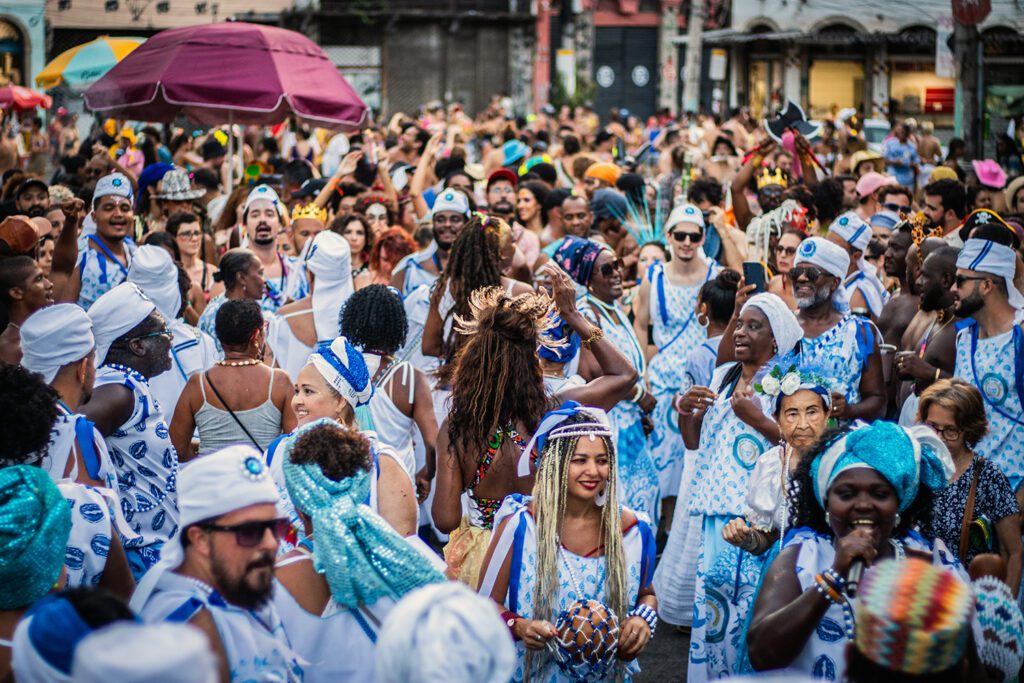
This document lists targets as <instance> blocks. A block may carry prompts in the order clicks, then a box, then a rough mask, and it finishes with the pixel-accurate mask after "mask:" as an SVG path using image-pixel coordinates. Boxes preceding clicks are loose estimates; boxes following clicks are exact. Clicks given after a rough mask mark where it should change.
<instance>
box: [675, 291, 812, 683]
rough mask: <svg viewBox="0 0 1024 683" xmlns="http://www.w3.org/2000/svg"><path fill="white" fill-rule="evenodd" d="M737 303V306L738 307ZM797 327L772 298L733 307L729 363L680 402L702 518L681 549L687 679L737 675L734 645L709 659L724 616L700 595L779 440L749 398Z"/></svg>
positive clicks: (696, 511) (764, 409) (693, 503)
mask: <svg viewBox="0 0 1024 683" xmlns="http://www.w3.org/2000/svg"><path fill="white" fill-rule="evenodd" d="M737 305H739V304H737ZM800 336H801V332H800V324H799V323H798V322H797V320H796V317H795V316H794V315H793V313H792V312H791V311H790V310H789V307H788V306H786V304H785V303H784V302H783V301H782V299H780V298H779V297H777V296H776V295H774V294H767V293H765V294H758V295H755V296H753V297H751V298H750V299H749V300H747V302H746V303H745V304H743V305H742V308H740V313H739V316H738V319H737V322H736V327H735V332H734V333H733V338H732V343H733V346H734V349H733V351H734V354H735V357H736V358H737V361H736V362H732V363H726V364H724V365H721V366H719V367H718V369H716V370H715V373H714V375H713V376H712V379H711V386H710V387H700V386H694V387H691V388H690V389H689V390H688V391H687V392H686V393H685V394H684V395H683V397H682V398H681V399H680V400H679V402H678V407H679V410H680V412H681V414H682V415H681V417H680V431H681V432H682V434H683V439H684V442H685V443H686V447H687V448H689V449H695V450H696V451H697V453H696V458H695V463H694V466H693V467H694V469H693V472H694V475H693V488H692V492H691V495H690V499H689V500H688V501H687V506H688V509H689V512H690V514H691V515H693V516H697V517H701V518H703V521H702V525H701V527H702V529H701V533H700V534H699V535H696V534H695V535H694V537H693V539H692V540H691V538H690V536H689V534H688V535H687V543H688V544H696V546H697V547H699V559H698V561H697V576H696V581H695V588H694V613H693V614H694V616H693V635H692V638H691V641H690V642H691V646H690V665H689V667H688V669H687V671H688V676H689V680H691V681H702V680H705V679H707V678H718V677H721V676H722V675H723V674H726V673H735V672H736V663H737V661H738V660H737V653H736V650H735V647H730V648H729V649H727V650H726V651H724V652H722V653H721V655H720V656H719V657H711V658H710V659H709V656H708V654H707V653H706V651H705V645H706V643H707V642H708V641H709V640H714V639H716V636H722V635H723V634H724V630H725V623H724V622H722V621H721V620H720V618H721V617H724V616H727V615H724V614H719V613H718V608H719V606H720V602H721V601H720V600H716V598H717V594H715V593H712V592H706V591H705V582H706V579H707V577H708V573H709V572H710V571H711V570H712V568H713V567H714V566H715V564H716V563H717V561H718V558H719V556H720V555H722V554H723V553H725V552H726V551H727V550H728V548H729V546H727V545H726V544H725V542H724V541H723V539H722V530H723V528H724V527H725V525H726V524H727V523H728V522H729V521H730V520H732V519H733V518H734V517H737V516H739V515H742V514H743V499H744V496H745V494H746V492H747V486H748V483H749V481H750V474H751V472H752V471H753V469H754V466H755V464H756V463H757V459H758V458H759V457H760V456H761V454H762V453H764V452H765V451H766V450H768V448H770V446H771V445H772V444H775V443H778V442H779V440H780V438H781V435H780V432H779V427H778V425H777V424H776V423H775V421H774V420H773V419H772V417H771V413H770V406H768V405H767V404H766V402H759V401H758V400H757V398H756V397H755V396H754V391H755V388H756V385H757V384H759V383H760V382H761V381H762V378H763V377H764V376H765V375H766V373H767V372H768V369H769V365H768V363H769V361H771V360H772V359H773V358H783V357H787V356H788V355H789V354H790V353H791V352H792V351H793V349H794V347H795V346H796V344H797V342H798V341H799V340H800Z"/></svg>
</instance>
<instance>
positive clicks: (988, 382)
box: [952, 224, 1024, 500]
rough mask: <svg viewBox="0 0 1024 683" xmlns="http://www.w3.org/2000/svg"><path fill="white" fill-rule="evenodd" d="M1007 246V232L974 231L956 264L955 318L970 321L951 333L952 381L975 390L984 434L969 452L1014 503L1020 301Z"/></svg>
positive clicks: (1020, 463) (1023, 424)
mask: <svg viewBox="0 0 1024 683" xmlns="http://www.w3.org/2000/svg"><path fill="white" fill-rule="evenodd" d="M1003 225H1005V224H1003ZM995 227H996V226H993V228H995ZM978 232H981V233H982V234H981V235H978ZM982 237H983V238H982ZM993 238H994V239H993ZM995 240H998V241H995ZM1011 244H1012V233H1010V232H1009V231H1007V230H1004V229H1002V228H997V229H994V230H990V229H987V228H978V229H977V230H976V231H975V236H974V237H971V238H970V239H968V240H967V242H966V243H965V244H964V248H963V249H962V250H961V252H960V255H959V257H958V258H957V260H956V278H955V280H954V282H953V289H952V294H953V300H954V302H955V305H956V308H955V313H956V315H957V316H958V317H961V318H969V319H970V320H969V321H968V323H967V324H966V325H961V329H960V330H959V331H958V332H957V336H956V368H955V370H954V371H953V376H954V377H959V378H961V379H965V380H967V381H968V382H970V383H971V384H973V385H974V386H976V387H978V389H979V390H980V391H981V396H982V398H983V399H984V402H985V415H986V417H987V418H988V433H987V434H985V436H983V437H982V438H981V440H980V441H978V443H977V446H976V447H975V451H976V452H977V454H978V455H981V456H984V457H986V458H989V459H990V460H993V461H994V462H995V463H996V464H997V465H999V466H1000V467H1001V468H1002V470H1003V474H1005V475H1006V478H1007V479H1009V480H1010V484H1011V486H1013V488H1014V490H1015V491H1017V499H1018V500H1020V498H1021V491H1022V490H1024V489H1022V488H1021V482H1022V481H1024V331H1022V330H1021V325H1020V323H1019V322H1018V319H1019V316H1020V311H1021V309H1022V308H1024V296H1022V295H1021V293H1020V292H1019V291H1018V290H1017V288H1016V287H1015V286H1014V284H1013V275H1014V269H1015V266H1016V262H1017V256H1016V253H1015V252H1014V250H1013V248H1012V247H1011V246H1010V245H1011Z"/></svg>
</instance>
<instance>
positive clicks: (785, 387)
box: [762, 371, 800, 396]
mask: <svg viewBox="0 0 1024 683" xmlns="http://www.w3.org/2000/svg"><path fill="white" fill-rule="evenodd" d="M763 384H764V382H762V385H763ZM779 388H780V389H781V390H782V393H784V394H785V395H786V396H792V395H793V394H795V393H796V391H797V389H799V388H800V373H798V372H795V371H790V372H787V373H786V376H785V377H783V378H782V381H781V382H780V383H779Z"/></svg>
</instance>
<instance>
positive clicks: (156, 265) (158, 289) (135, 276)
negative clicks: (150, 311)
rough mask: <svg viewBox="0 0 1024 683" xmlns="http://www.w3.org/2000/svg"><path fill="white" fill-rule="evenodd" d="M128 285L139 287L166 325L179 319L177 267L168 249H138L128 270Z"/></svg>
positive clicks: (153, 247) (148, 245)
mask: <svg viewBox="0 0 1024 683" xmlns="http://www.w3.org/2000/svg"><path fill="white" fill-rule="evenodd" d="M128 282H134V283H135V284H137V285H138V286H139V289H141V290H142V293H143V294H145V295H146V296H148V297H149V298H150V299H151V300H152V301H153V303H154V304H155V305H156V310H158V311H160V315H162V316H163V317H164V318H165V319H166V320H167V322H170V321H172V320H174V319H175V318H177V317H178V311H179V310H180V309H181V290H180V289H178V267H177V266H175V265H174V261H173V260H171V255H170V254H168V253H167V250H166V249H164V248H163V247H158V246H156V245H153V244H145V245H143V246H141V247H139V248H138V249H137V250H136V251H135V256H134V257H132V264H131V266H129V267H128Z"/></svg>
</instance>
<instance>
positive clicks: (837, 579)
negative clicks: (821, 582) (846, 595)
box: [821, 567, 846, 593]
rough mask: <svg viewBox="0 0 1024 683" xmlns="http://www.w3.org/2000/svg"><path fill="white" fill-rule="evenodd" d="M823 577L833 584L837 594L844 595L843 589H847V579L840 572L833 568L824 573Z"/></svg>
mask: <svg viewBox="0 0 1024 683" xmlns="http://www.w3.org/2000/svg"><path fill="white" fill-rule="evenodd" d="M821 575H822V577H823V578H824V579H825V580H826V581H828V582H829V583H830V584H832V587H833V588H835V589H836V591H837V592H839V593H842V592H843V589H844V588H846V579H844V578H843V577H841V576H840V575H839V572H837V571H836V570H835V569H833V568H832V567H829V568H828V569H826V570H825V571H823V572H822V573H821Z"/></svg>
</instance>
